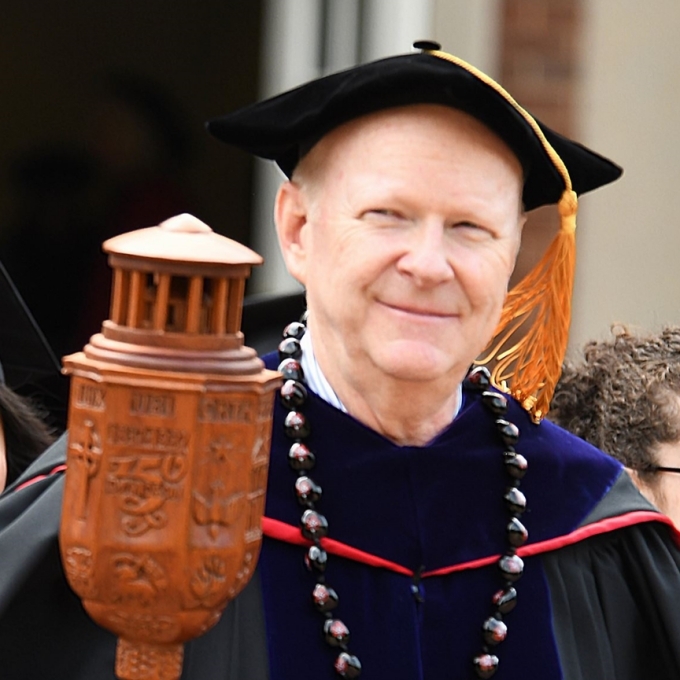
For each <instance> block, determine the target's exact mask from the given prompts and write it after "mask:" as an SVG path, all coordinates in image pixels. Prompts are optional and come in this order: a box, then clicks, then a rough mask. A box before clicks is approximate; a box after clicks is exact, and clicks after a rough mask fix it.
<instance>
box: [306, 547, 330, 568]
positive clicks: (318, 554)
mask: <svg viewBox="0 0 680 680" xmlns="http://www.w3.org/2000/svg"><path fill="white" fill-rule="evenodd" d="M327 564H328V553H327V552H326V551H325V550H324V549H323V548H320V547H319V546H318V545H310V546H309V549H308V550H307V552H306V553H305V566H306V567H307V569H309V571H315V572H317V573H318V574H323V573H324V571H326V565H327Z"/></svg>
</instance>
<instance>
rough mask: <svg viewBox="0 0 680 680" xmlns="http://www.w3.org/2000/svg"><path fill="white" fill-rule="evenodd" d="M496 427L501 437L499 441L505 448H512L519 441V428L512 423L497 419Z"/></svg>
mask: <svg viewBox="0 0 680 680" xmlns="http://www.w3.org/2000/svg"><path fill="white" fill-rule="evenodd" d="M496 427H497V428H498V432H499V433H500V435H501V439H502V440H503V443H504V444H505V445H506V446H514V445H515V444H516V443H517V440H518V439H519V428H518V427H517V425H515V424H514V423H510V422H508V421H507V420H503V419H502V418H499V419H498V420H497V421H496Z"/></svg>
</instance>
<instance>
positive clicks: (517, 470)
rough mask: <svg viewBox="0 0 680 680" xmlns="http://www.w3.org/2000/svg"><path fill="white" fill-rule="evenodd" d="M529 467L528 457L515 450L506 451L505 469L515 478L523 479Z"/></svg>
mask: <svg viewBox="0 0 680 680" xmlns="http://www.w3.org/2000/svg"><path fill="white" fill-rule="evenodd" d="M528 468H529V463H528V462H527V459H526V458H525V457H524V456H523V455H522V454H520V453H515V452H514V451H506V452H505V470H506V472H507V473H508V474H509V475H510V476H511V477H513V478H514V479H522V477H524V475H525V474H526V472H527V469H528Z"/></svg>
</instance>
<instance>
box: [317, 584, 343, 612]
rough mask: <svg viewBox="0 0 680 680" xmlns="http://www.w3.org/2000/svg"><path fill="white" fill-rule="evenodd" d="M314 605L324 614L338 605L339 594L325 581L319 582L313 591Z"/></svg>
mask: <svg viewBox="0 0 680 680" xmlns="http://www.w3.org/2000/svg"><path fill="white" fill-rule="evenodd" d="M312 600H314V606H315V607H316V608H317V609H318V610H319V611H320V612H323V613H324V614H325V613H326V612H329V611H332V610H333V609H335V608H336V607H337V606H338V594H337V593H336V592H335V591H334V590H333V588H329V587H328V586H327V585H325V584H323V583H317V584H316V585H315V586H314V590H313V591H312Z"/></svg>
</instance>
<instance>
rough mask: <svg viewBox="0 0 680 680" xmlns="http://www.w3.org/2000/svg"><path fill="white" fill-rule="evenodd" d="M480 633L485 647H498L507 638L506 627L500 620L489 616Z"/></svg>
mask: <svg viewBox="0 0 680 680" xmlns="http://www.w3.org/2000/svg"><path fill="white" fill-rule="evenodd" d="M482 632H483V634H484V642H486V644H487V645H498V644H500V643H501V642H503V640H505V638H506V637H507V635H508V627H507V626H506V625H505V623H503V621H501V620H500V619H497V618H496V617H495V616H490V617H489V618H488V619H487V620H486V621H484V625H483V626H482Z"/></svg>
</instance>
